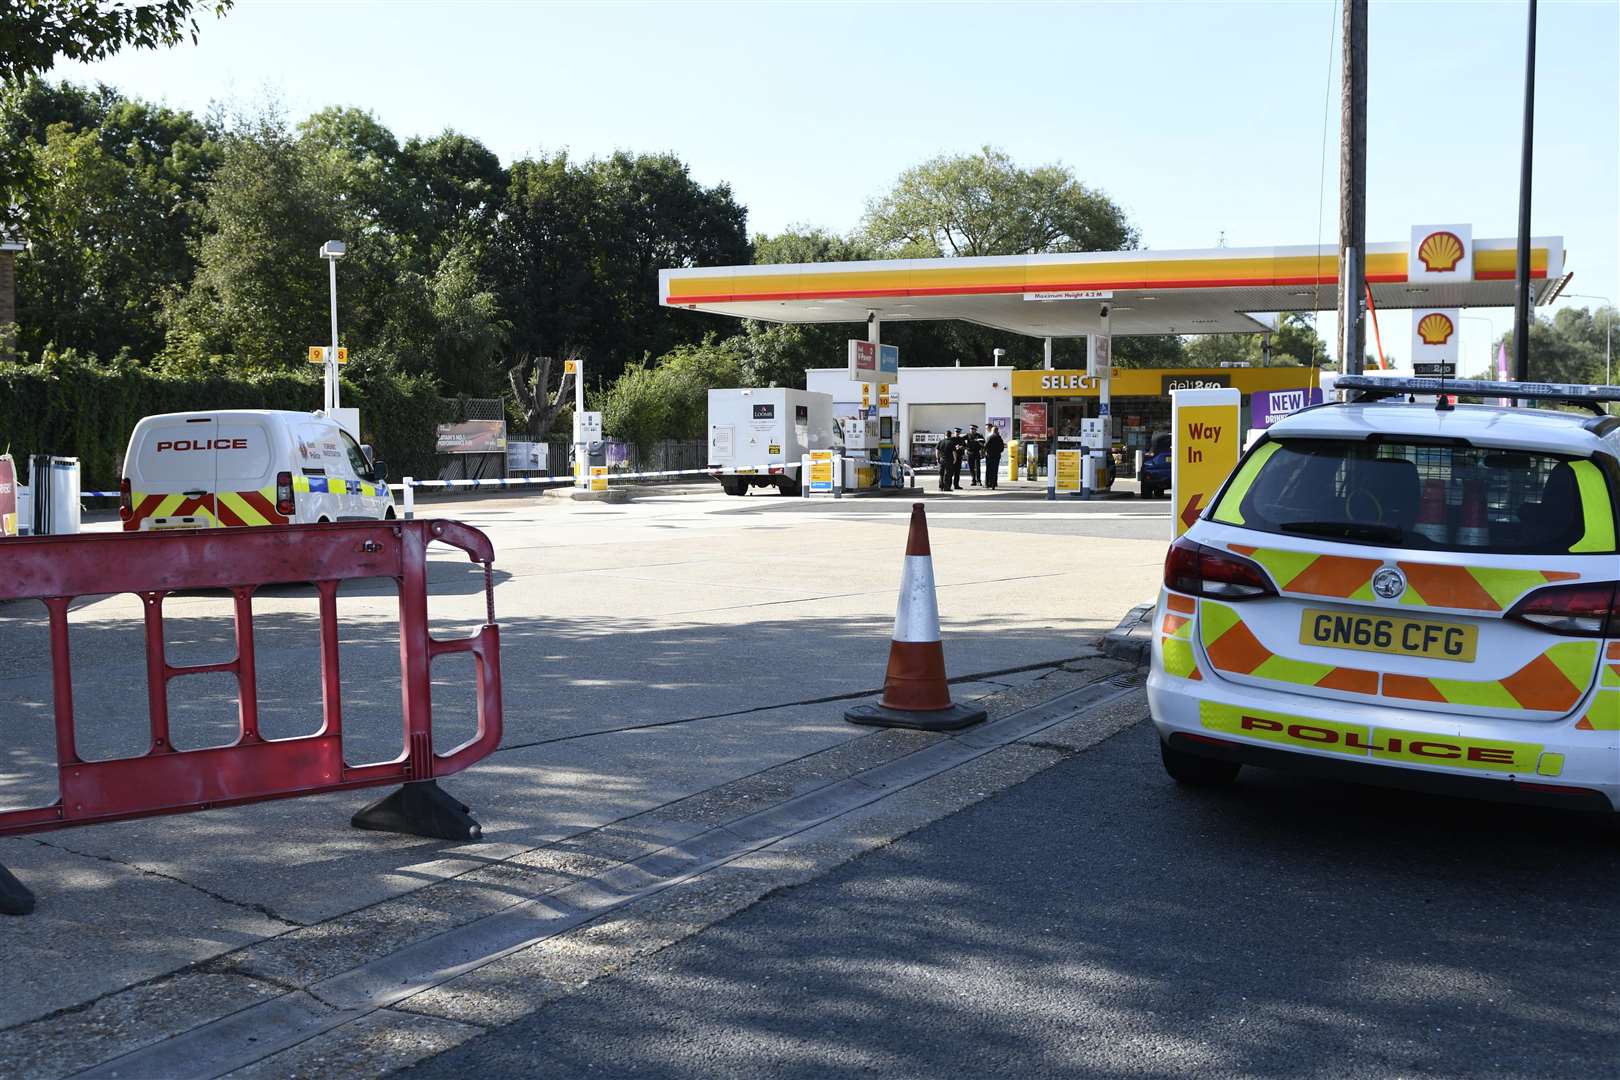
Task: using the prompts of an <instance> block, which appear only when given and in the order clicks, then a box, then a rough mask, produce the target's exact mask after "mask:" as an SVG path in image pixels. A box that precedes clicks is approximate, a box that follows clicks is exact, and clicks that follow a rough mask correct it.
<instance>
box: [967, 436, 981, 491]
mask: <svg viewBox="0 0 1620 1080" xmlns="http://www.w3.org/2000/svg"><path fill="white" fill-rule="evenodd" d="M983 459H984V436H983V435H980V434H979V425H978V424H969V425H968V433H967V460H968V480H969V482H970V483H972V484H973V486H974V487H978V486H979V462H980V461H982V460H983Z"/></svg>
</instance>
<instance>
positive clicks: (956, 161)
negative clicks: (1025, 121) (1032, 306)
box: [864, 146, 1138, 256]
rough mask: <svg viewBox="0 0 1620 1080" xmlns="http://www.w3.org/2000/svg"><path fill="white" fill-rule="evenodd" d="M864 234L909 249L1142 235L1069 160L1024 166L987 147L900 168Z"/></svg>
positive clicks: (1057, 246)
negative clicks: (1080, 176)
mask: <svg viewBox="0 0 1620 1080" xmlns="http://www.w3.org/2000/svg"><path fill="white" fill-rule="evenodd" d="M864 237H865V239H866V240H867V241H868V242H869V243H871V244H872V245H874V246H875V247H878V248H881V249H883V250H886V251H890V252H894V253H896V254H902V255H908V256H913V255H1034V254H1040V253H1044V252H1058V251H1118V250H1123V249H1125V248H1129V247H1131V246H1133V245H1134V244H1135V243H1136V242H1137V239H1138V235H1137V232H1136V229H1135V228H1133V227H1132V226H1131V224H1130V222H1129V221H1128V220H1127V218H1126V216H1125V211H1124V210H1123V209H1121V208H1120V207H1119V206H1118V204H1116V203H1115V202H1114V201H1113V200H1112V199H1110V198H1109V197H1108V196H1107V195H1105V194H1103V193H1102V192H1100V191H1097V190H1095V189H1093V188H1089V187H1087V186H1085V185H1084V184H1082V183H1081V182H1080V181H1079V180H1077V179H1076V178H1075V175H1074V172H1073V170H1071V169H1069V168H1068V167H1067V166H1064V165H1041V166H1037V167H1036V168H1033V169H1025V168H1021V167H1020V166H1018V165H1017V164H1015V163H1014V162H1013V160H1012V159H1011V158H1010V157H1008V156H1007V155H1006V154H1005V153H1003V152H1002V151H1000V150H994V149H992V148H990V147H988V146H987V147H984V148H983V149H982V150H981V151H980V152H979V153H977V154H967V155H960V156H949V155H945V156H941V157H937V158H934V159H933V160H931V161H927V162H924V163H923V164H921V165H918V166H916V167H914V168H911V169H907V170H906V171H905V172H903V173H901V174H900V179H899V180H898V181H897V182H896V183H895V186H894V189H893V190H892V191H890V192H889V193H888V194H887V195H884V196H882V197H881V198H878V199H874V200H873V201H872V202H871V203H869V204H868V206H867V211H866V219H865V223H864Z"/></svg>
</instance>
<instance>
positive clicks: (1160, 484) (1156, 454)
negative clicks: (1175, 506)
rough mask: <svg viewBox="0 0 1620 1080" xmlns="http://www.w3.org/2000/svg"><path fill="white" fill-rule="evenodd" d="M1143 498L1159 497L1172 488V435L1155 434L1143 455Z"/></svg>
mask: <svg viewBox="0 0 1620 1080" xmlns="http://www.w3.org/2000/svg"><path fill="white" fill-rule="evenodd" d="M1141 485H1142V498H1144V499H1157V498H1158V497H1159V496H1160V495H1164V494H1166V493H1167V492H1168V491H1169V490H1170V435H1169V433H1168V432H1167V433H1165V434H1162V435H1155V436H1153V442H1152V443H1151V444H1149V446H1148V452H1147V453H1146V454H1145V455H1143V457H1142V476H1141Z"/></svg>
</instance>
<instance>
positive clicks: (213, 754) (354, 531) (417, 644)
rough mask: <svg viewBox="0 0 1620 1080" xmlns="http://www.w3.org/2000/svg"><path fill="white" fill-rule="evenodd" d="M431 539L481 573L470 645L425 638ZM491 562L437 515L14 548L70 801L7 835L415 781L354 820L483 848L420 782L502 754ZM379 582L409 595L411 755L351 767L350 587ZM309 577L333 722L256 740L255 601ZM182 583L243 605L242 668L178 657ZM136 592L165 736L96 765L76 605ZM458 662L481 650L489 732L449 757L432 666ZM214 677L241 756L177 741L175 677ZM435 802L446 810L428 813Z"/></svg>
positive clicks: (4, 819) (12, 565)
mask: <svg viewBox="0 0 1620 1080" xmlns="http://www.w3.org/2000/svg"><path fill="white" fill-rule="evenodd" d="M434 541H439V542H442V543H445V544H448V545H450V546H452V547H455V548H459V549H461V550H462V551H465V552H466V553H467V554H468V556H469V557H470V558H471V560H472V561H473V562H475V563H482V564H483V567H484V590H485V595H486V599H487V603H488V612H489V614H488V621H487V622H486V624H485V625H484V626H483V627H482V628H481V629H480V630H479V631H478V632H477V633H476V634H474V635H473V636H472V637H469V638H465V639H461V640H455V641H439V640H436V639H434V638H433V637H432V636H430V635H429V633H428V614H427V549H428V545H429V544H430V543H432V542H434ZM494 556H495V549H494V547H493V546H492V545H491V544H490V542H489V539H488V538H487V537H486V536H484V534H483V533H481V532H479V531H478V530H477V529H473V528H470V527H468V526H466V525H462V524H459V523H457V522H453V521H432V520H425V521H386V522H368V523H363V524H336V525H294V526H282V527H267V528H253V529H207V530H199V531H195V532H191V531H188V532H147V533H125V534H116V533H109V534H106V535H92V536H73V537H50V536H42V537H27V538H23V539H18V540H7V541H5V542H4V545H3V546H0V559H3V564H4V573H0V600H21V599H38V600H42V601H44V603H45V606H46V608H47V610H48V611H49V613H50V636H51V668H52V675H53V681H54V690H55V694H54V696H55V711H56V750H57V764H58V782H59V787H60V792H61V797H60V799H59V800H58V801H57V802H56V803H54V804H52V805H50V806H45V807H38V808H32V809H24V810H10V811H5V812H0V835H6V834H13V833H27V832H39V831H42V830H45V829H60V828H65V827H68V826H71V825H88V824H92V823H95V822H102V821H119V820H123V819H127V818H138V817H147V816H150V815H154V814H177V813H185V812H187V811H191V810H206V809H208V808H209V807H213V806H230V805H234V804H238V803H250V802H259V801H262V800H266V799H283V798H290V797H293V796H298V795H314V794H318V793H321V792H328V791H342V790H345V789H348V788H360V787H372V786H376V785H379V784H398V783H405V784H408V785H412V786H411V787H408V788H407V789H405V791H406V792H410V793H411V798H409V799H407V800H405V804H400V803H397V802H396V803H394V804H392V805H385V804H389V803H390V801H391V800H395V799H396V798H397V795H396V796H390V797H389V798H388V799H385V800H382V802H379V803H377V804H375V805H374V806H373V807H368V808H367V809H366V810H365V811H362V812H361V814H358V815H356V817H355V821H354V824H356V825H357V826H360V827H363V828H383V829H399V830H401V831H410V832H423V833H425V834H426V835H436V836H444V837H447V838H456V839H476V838H477V837H478V835H479V830H478V826H477V823H476V822H473V821H472V819H471V818H464V820H462V821H461V822H460V823H459V824H458V823H457V822H456V821H451V820H449V819H455V818H458V817H464V815H465V814H466V807H462V806H460V804H458V803H455V802H454V800H453V799H450V798H449V797H448V796H445V795H443V793H442V792H438V791H437V789H436V788H434V787H433V785H431V784H423V783H420V782H422V781H431V780H433V779H434V778H435V777H440V776H448V775H449V774H451V773H454V772H459V771H460V770H462V769H465V768H466V767H467V766H468V765H471V764H472V763H473V762H475V761H477V760H479V759H480V758H482V757H484V756H486V755H487V754H489V753H490V751H492V750H494V749H495V747H496V745H497V744H498V743H499V742H500V739H501V667H500V631H499V629H498V628H497V627H496V625H495V599H494V591H493V586H492V583H491V577H490V564H491V562H492V560H493V559H494ZM377 577H385V578H393V579H394V580H395V581H396V582H397V583H398V585H399V630H400V646H399V653H400V668H401V686H402V689H403V694H402V698H403V706H404V722H405V723H404V742H403V750H402V752H401V754H400V756H399V757H397V758H395V759H394V760H392V761H387V762H382V763H378V764H368V765H360V766H351V765H348V764H345V762H344V760H343V709H342V703H341V679H340V673H339V671H338V625H337V592H338V586H339V585H340V584H341V583H342V582H344V581H348V580H352V579H355V578H377ZM301 583H313V584H314V585H315V587H316V589H317V591H318V593H319V597H320V621H321V626H320V642H321V687H322V699H323V700H322V709H323V711H324V715H325V723H324V724H323V725H322V726H321V729H320V730H319V731H317V732H315V733H314V734H312V735H306V736H301V737H297V738H290V739H274V740H267V739H264V738H263V737H261V736H260V734H259V730H258V684H257V681H256V677H255V672H254V658H253V594H254V591H255V590H256V589H258V588H261V587H263V586H267V585H289V584H301ZM181 589H184V590H197V589H224V590H228V591H229V592H230V593H231V594H232V595H233V596H234V597H235V602H236V658H235V659H234V660H231V661H229V662H227V663H222V664H202V665H196V666H190V667H175V666H173V665H171V664H170V663H169V662H168V660H167V657H166V654H165V651H164V641H163V600H164V597H165V596H167V595H168V594H169V593H171V592H174V591H176V590H181ZM126 592H127V593H135V594H137V595H139V596H141V597H142V598H143V599H144V600H145V602H146V676H147V701H148V709H149V715H150V718H151V728H152V742H151V746H150V748H149V749H148V750H147V751H146V752H145V753H144V754H141V755H139V756H138V757H128V758H115V759H112V760H107V761H85V760H82V759H81V758H80V757H79V755H78V751H77V748H76V740H75V738H74V727H73V678H72V663H73V657H72V656H71V654H70V652H69V648H68V619H67V615H68V605H69V604H70V603H71V602H72V601H73V600H74V599H75V598H77V597H80V596H88V595H95V594H103V593H126ZM460 652H466V653H471V654H472V655H473V657H474V659H475V660H476V663H477V697H478V729H477V733H476V734H475V735H474V736H473V737H472V738H471V739H469V740H468V741H467V742H465V743H463V744H462V745H460V746H458V747H456V748H454V749H453V750H450V751H449V752H447V753H444V754H438V753H435V752H434V750H433V701H432V685H431V672H430V668H431V666H432V662H433V660H434V659H435V658H437V657H440V656H444V655H446V654H448V653H460ZM93 659H94V658H90V662H93ZM80 662H81V663H84V662H86V661H85V660H84V659H83V658H81V660H80ZM210 672H225V673H229V674H231V675H234V676H236V680H237V687H238V701H239V702H240V704H241V715H240V722H241V734H240V736H239V738H238V739H237V741H236V742H235V743H232V744H231V745H229V746H218V747H209V748H207V749H201V750H179V749H176V748H175V747H174V745H173V744H172V742H171V741H170V738H169V704H168V686H169V683H170V682H172V681H173V680H175V679H179V678H184V677H185V676H188V675H200V674H205V673H210ZM312 705H313V703H312ZM435 802H436V803H437V804H438V805H430V804H434V803H435ZM406 804H408V805H406ZM458 807H459V810H460V814H459V815H458V814H457V809H456V808H458ZM379 808H381V809H380V810H379ZM424 809H425V810H426V811H428V812H427V813H424ZM368 815H370V816H368ZM431 817H436V818H437V819H438V821H437V824H435V822H434V821H429V820H427V818H431ZM413 825H414V826H415V827H412V826H413Z"/></svg>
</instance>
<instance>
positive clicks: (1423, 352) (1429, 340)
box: [1412, 308, 1462, 376]
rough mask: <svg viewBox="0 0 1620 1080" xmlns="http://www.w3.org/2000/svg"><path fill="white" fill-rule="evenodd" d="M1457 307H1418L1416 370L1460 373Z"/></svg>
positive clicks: (1414, 336)
mask: <svg viewBox="0 0 1620 1080" xmlns="http://www.w3.org/2000/svg"><path fill="white" fill-rule="evenodd" d="M1457 318H1458V313H1457V309H1456V308H1418V309H1417V310H1416V311H1414V312H1412V373H1413V374H1414V375H1446V376H1451V375H1455V374H1456V373H1457V354H1458V352H1459V351H1460V349H1459V348H1458V346H1460V345H1461V344H1462V341H1461V338H1460V336H1459V335H1458V333H1457Z"/></svg>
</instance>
